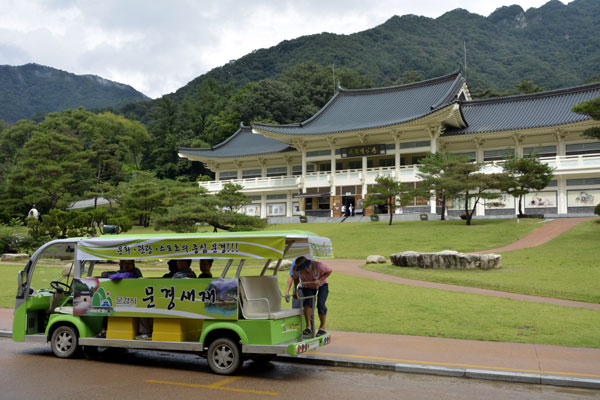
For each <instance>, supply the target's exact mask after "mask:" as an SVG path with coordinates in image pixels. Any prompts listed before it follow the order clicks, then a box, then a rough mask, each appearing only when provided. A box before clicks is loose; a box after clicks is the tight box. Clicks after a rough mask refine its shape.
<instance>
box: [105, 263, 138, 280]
mask: <svg viewBox="0 0 600 400" xmlns="http://www.w3.org/2000/svg"><path fill="white" fill-rule="evenodd" d="M100 276H101V277H102V278H109V279H112V280H116V279H123V278H142V271H140V269H139V268H137V267H136V266H135V261H134V260H120V261H119V270H118V271H117V272H112V271H104V272H102V274H100Z"/></svg>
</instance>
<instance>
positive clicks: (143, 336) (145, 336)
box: [135, 333, 152, 340]
mask: <svg viewBox="0 0 600 400" xmlns="http://www.w3.org/2000/svg"><path fill="white" fill-rule="evenodd" d="M135 340H152V334H151V333H142V334H141V335H137V336H136V337H135Z"/></svg>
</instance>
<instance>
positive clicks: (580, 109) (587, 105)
mask: <svg viewBox="0 0 600 400" xmlns="http://www.w3.org/2000/svg"><path fill="white" fill-rule="evenodd" d="M571 111H573V112H575V113H577V114H583V115H587V116H588V117H590V118H591V119H593V120H594V121H600V96H598V97H596V98H594V99H591V100H588V101H583V102H581V103H579V104H577V105H576V106H573V108H571ZM583 136H586V137H588V138H590V139H600V126H594V127H591V128H588V129H586V130H585V131H583Z"/></svg>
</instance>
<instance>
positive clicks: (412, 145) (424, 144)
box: [400, 140, 431, 149]
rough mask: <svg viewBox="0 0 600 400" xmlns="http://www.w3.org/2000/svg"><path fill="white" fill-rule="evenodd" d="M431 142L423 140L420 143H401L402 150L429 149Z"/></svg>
mask: <svg viewBox="0 0 600 400" xmlns="http://www.w3.org/2000/svg"><path fill="white" fill-rule="evenodd" d="M430 144H431V142H430V141H429V140H421V141H418V142H404V143H400V148H401V149H413V148H415V147H429V146H430Z"/></svg>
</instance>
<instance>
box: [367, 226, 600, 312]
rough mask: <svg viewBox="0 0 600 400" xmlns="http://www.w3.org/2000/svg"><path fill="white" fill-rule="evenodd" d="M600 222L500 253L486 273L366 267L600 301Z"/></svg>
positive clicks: (445, 281) (427, 277)
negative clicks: (494, 267) (497, 266)
mask: <svg viewBox="0 0 600 400" xmlns="http://www.w3.org/2000/svg"><path fill="white" fill-rule="evenodd" d="M598 260H600V224H599V223H598V222H597V220H596V221H588V222H584V223H582V224H580V225H578V226H576V227H575V228H573V229H571V230H569V231H567V232H565V233H564V234H562V235H561V236H559V237H557V238H555V239H554V240H552V241H550V242H548V243H546V244H543V245H541V246H538V247H533V248H529V249H524V250H515V251H509V252H504V253H502V268H500V269H497V270H488V271H480V270H477V271H457V270H432V269H420V268H399V267H395V266H393V265H391V264H385V265H368V266H365V267H364V268H366V269H369V270H371V271H377V272H382V273H388V274H392V275H396V276H401V277H404V278H410V279H418V280H424V281H432V282H440V283H450V284H455V285H464V286H473V287H480V288H487V289H495V290H502V291H507V292H515V293H525V294H532V295H539V296H546V297H556V298H561V299H568V300H577V301H587V302H592V303H599V302H600V261H598Z"/></svg>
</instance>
